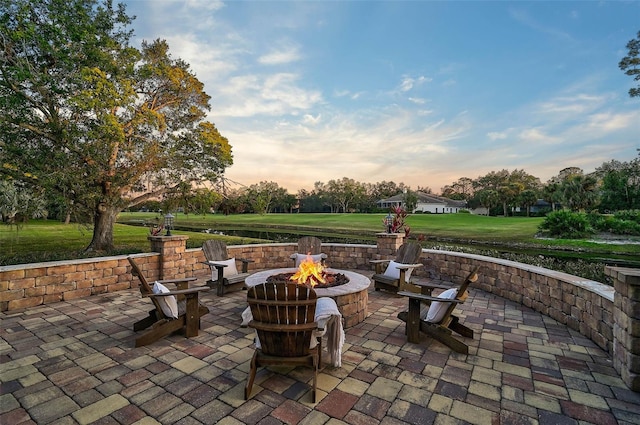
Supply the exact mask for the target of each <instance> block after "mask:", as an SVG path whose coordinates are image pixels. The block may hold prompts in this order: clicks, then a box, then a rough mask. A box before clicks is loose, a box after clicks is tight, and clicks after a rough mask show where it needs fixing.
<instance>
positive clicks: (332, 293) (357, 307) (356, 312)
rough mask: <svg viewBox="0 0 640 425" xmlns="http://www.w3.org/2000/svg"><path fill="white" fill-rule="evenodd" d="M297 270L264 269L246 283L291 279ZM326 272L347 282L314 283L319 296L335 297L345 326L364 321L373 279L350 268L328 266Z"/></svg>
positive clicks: (252, 284) (256, 283) (248, 278)
mask: <svg viewBox="0 0 640 425" xmlns="http://www.w3.org/2000/svg"><path fill="white" fill-rule="evenodd" d="M297 272H298V269H294V268H283V269H273V270H263V271H260V272H257V273H254V274H252V275H250V276H248V277H247V279H246V280H245V284H246V285H247V286H248V287H251V286H255V285H259V284H261V283H264V282H267V281H268V280H270V279H276V280H278V281H280V280H281V279H289V278H290V277H292V276H294V275H295V274H296V273H297ZM324 272H325V273H326V275H328V276H335V277H336V279H338V280H340V281H342V280H343V278H344V279H345V280H347V282H345V283H341V284H339V285H335V286H322V285H323V284H316V285H314V287H313V288H314V290H315V291H316V294H317V295H318V297H329V298H333V300H334V301H335V302H336V305H337V306H338V310H340V313H341V314H342V318H343V320H344V327H345V328H349V327H351V326H354V325H357V324H358V323H360V322H362V321H363V320H364V319H365V318H366V317H367V304H368V302H369V292H368V291H369V285H370V284H371V280H370V279H369V278H368V277H367V276H364V275H361V274H359V273H355V272H352V271H349V270H336V269H331V268H326V269H324ZM282 281H285V280H282ZM318 285H320V286H318Z"/></svg>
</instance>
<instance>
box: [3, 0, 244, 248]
mask: <svg viewBox="0 0 640 425" xmlns="http://www.w3.org/2000/svg"><path fill="white" fill-rule="evenodd" d="M132 19H133V18H132V17H129V16H127V14H126V13H125V8H124V6H123V5H122V4H119V5H117V6H115V7H114V5H113V3H112V1H111V0H104V1H98V0H65V1H61V0H37V1H34V0H0V31H1V33H0V74H1V75H2V78H1V79H0V138H1V139H0V155H1V160H0V165H1V166H0V173H1V174H0V176H3V177H4V178H10V179H15V180H20V181H23V182H25V183H26V184H29V185H31V186H33V187H40V188H45V189H46V190H47V191H48V192H54V193H59V194H60V195H62V196H63V198H64V199H65V202H66V205H67V208H69V209H71V210H72V212H73V213H75V214H77V215H78V216H79V217H84V218H86V219H87V220H88V221H89V222H92V223H93V225H94V233H93V239H92V241H91V244H90V245H89V247H88V248H89V249H95V250H105V249H110V248H111V247H112V244H113V223H114V222H115V219H116V216H117V214H118V212H120V211H121V210H122V209H124V208H126V207H128V206H133V205H135V204H137V203H139V202H141V201H144V200H146V199H150V198H152V197H158V196H161V195H163V194H166V193H168V192H171V191H174V190H178V189H180V188H181V187H182V188H184V187H185V184H186V185H187V187H189V188H191V187H194V188H195V187H197V186H198V185H199V184H204V183H207V182H215V181H217V180H218V179H219V178H220V176H221V175H222V173H223V172H224V170H225V168H226V167H228V166H230V165H231V164H232V162H233V159H232V154H231V146H230V145H229V142H228V140H227V139H226V138H224V137H223V136H222V135H221V134H220V133H219V132H218V130H217V128H216V127H215V125H214V124H213V123H211V122H209V121H206V119H205V118H206V116H207V114H208V112H209V110H210V105H209V100H210V97H209V96H208V95H207V94H206V93H205V92H204V87H203V84H202V83H201V82H200V81H199V80H198V79H197V77H196V76H195V74H194V73H193V72H192V71H191V69H190V67H189V65H188V64H187V63H186V62H184V61H183V60H181V59H174V58H172V57H171V54H170V53H169V46H168V44H167V43H166V41H164V40H154V41H152V42H146V41H145V42H143V43H142V45H141V48H140V49H137V48H134V47H132V46H131V45H130V44H129V40H130V37H131V35H132V32H131V31H130V30H128V26H129V25H130V24H131V22H132Z"/></svg>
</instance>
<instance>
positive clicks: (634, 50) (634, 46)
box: [618, 31, 640, 97]
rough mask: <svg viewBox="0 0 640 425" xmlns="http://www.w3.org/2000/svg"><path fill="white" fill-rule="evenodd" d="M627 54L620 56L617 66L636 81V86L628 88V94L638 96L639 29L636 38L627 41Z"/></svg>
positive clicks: (639, 68)
mask: <svg viewBox="0 0 640 425" xmlns="http://www.w3.org/2000/svg"><path fill="white" fill-rule="evenodd" d="M627 49H628V50H629V54H628V55H627V56H625V57H624V58H622V60H621V61H620V63H619V64H618V66H619V67H620V69H621V70H623V71H624V73H625V74H627V75H629V76H632V77H633V79H634V81H637V82H638V86H637V87H632V88H630V89H629V96H631V97H636V96H640V31H638V35H637V37H636V38H634V39H632V40H629V42H628V43H627Z"/></svg>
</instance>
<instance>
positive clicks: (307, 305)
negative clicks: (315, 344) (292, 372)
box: [247, 282, 317, 357]
mask: <svg viewBox="0 0 640 425" xmlns="http://www.w3.org/2000/svg"><path fill="white" fill-rule="evenodd" d="M316 301H317V295H316V292H315V291H314V290H313V289H312V288H309V287H307V286H304V285H299V284H296V283H293V282H291V283H282V282H279V283H263V284H259V285H256V286H253V287H251V288H249V291H248V292H247V302H248V304H249V307H250V308H251V314H252V316H253V320H252V321H251V322H250V323H249V326H250V327H252V328H255V329H256V331H257V334H258V339H259V340H260V345H261V350H262V353H263V354H266V355H271V356H277V357H301V356H306V355H308V354H309V344H310V342H311V337H312V334H313V331H314V330H315V329H316V328H317V323H316V322H315V312H316Z"/></svg>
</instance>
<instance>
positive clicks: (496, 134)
mask: <svg viewBox="0 0 640 425" xmlns="http://www.w3.org/2000/svg"><path fill="white" fill-rule="evenodd" d="M487 137H489V139H491V140H502V139H506V138H507V133H506V132H504V131H502V132H500V131H492V132H489V133H487Z"/></svg>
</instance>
